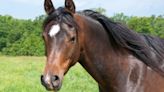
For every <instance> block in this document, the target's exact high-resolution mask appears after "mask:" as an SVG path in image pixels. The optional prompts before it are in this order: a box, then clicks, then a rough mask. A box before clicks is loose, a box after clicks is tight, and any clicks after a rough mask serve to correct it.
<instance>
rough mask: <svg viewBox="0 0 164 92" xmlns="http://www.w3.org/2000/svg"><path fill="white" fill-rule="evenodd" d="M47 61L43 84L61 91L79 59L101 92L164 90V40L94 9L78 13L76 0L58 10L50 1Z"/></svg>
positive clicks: (46, 25)
mask: <svg viewBox="0 0 164 92" xmlns="http://www.w3.org/2000/svg"><path fill="white" fill-rule="evenodd" d="M44 9H45V11H46V13H47V18H46V19H45V21H44V23H43V39H44V42H45V55H46V57H47V59H46V65H45V69H44V71H43V75H41V83H42V85H43V86H44V87H45V88H46V89H47V90H49V91H59V90H60V89H61V86H62V81H63V78H64V75H65V74H66V73H67V72H68V70H69V69H70V68H71V67H72V66H74V65H75V64H76V63H77V62H79V63H80V64H81V65H82V66H83V67H84V68H85V69H86V71H87V72H88V73H89V74H90V75H91V76H92V77H93V78H94V79H95V80H96V82H97V83H98V87H99V92H164V39H162V38H159V37H154V36H148V35H141V34H139V33H136V32H135V31H133V30H130V29H129V28H128V27H126V26H125V25H123V24H120V23H117V22H113V21H112V20H110V19H109V18H107V17H106V16H104V15H102V14H100V13H98V12H95V11H92V10H84V11H81V12H76V7H75V3H74V2H73V0H65V6H64V7H59V8H57V9H55V7H54V6H53V4H52V1H51V0H45V2H44Z"/></svg>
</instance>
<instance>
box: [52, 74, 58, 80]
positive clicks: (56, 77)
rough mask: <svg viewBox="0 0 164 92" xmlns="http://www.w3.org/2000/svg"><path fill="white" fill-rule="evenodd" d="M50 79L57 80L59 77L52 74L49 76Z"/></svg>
mask: <svg viewBox="0 0 164 92" xmlns="http://www.w3.org/2000/svg"><path fill="white" fill-rule="evenodd" d="M51 80H52V81H57V80H59V77H58V76H57V75H54V76H52V77H51Z"/></svg>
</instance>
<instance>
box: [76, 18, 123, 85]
mask: <svg viewBox="0 0 164 92" xmlns="http://www.w3.org/2000/svg"><path fill="white" fill-rule="evenodd" d="M83 22H85V23H82V24H83V28H85V29H83V28H82V30H81V33H80V34H82V38H83V40H82V43H83V44H82V49H83V51H82V54H81V57H80V61H79V62H80V64H81V65H82V66H83V67H84V68H85V69H86V70H87V71H88V72H89V73H90V74H91V76H92V77H94V79H96V81H97V82H98V83H99V84H101V85H105V84H106V83H105V82H106V81H111V79H113V78H114V77H116V76H115V74H114V72H113V71H115V72H116V70H117V68H118V64H119V63H118V62H119V61H120V59H123V56H124V55H122V53H121V52H120V53H116V52H115V50H114V49H113V48H112V46H111V42H110V40H109V37H108V35H107V33H106V31H105V30H104V28H103V26H102V25H101V24H99V23H98V22H97V21H94V20H92V19H89V18H87V19H86V21H83ZM109 75H110V76H109ZM108 87H109V86H108Z"/></svg>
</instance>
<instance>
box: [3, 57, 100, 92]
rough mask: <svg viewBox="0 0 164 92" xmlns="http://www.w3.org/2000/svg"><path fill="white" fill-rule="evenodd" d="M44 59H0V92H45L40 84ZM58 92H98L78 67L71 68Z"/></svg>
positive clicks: (92, 82)
mask: <svg viewBox="0 0 164 92" xmlns="http://www.w3.org/2000/svg"><path fill="white" fill-rule="evenodd" d="M44 64H45V58H44V57H8V56H1V57H0V92H47V91H46V90H45V88H44V87H43V86H42V85H41V83H40V75H41V74H42V71H43V69H44ZM59 92H98V87H97V84H96V82H95V81H94V80H93V79H92V78H91V76H90V75H89V74H88V73H87V72H86V71H85V70H84V69H83V68H82V67H81V66H80V64H76V65H75V66H74V67H72V68H71V69H70V70H69V72H68V73H67V75H66V76H65V78H64V81H63V86H62V88H61V90H60V91H59Z"/></svg>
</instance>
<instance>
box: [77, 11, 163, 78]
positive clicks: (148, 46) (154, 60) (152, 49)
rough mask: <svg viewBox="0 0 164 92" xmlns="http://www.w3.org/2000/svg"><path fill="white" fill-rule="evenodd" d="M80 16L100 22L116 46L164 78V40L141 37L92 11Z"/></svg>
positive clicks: (84, 12)
mask: <svg viewBox="0 0 164 92" xmlns="http://www.w3.org/2000/svg"><path fill="white" fill-rule="evenodd" d="M80 14H82V15H85V16H88V17H91V18H92V19H94V20H97V21H99V22H100V23H101V24H102V25H103V27H104V28H105V29H106V31H107V33H108V35H109V38H110V39H112V41H111V42H113V44H115V45H114V46H120V47H123V48H125V49H127V50H129V51H130V52H131V53H132V54H133V55H134V56H135V57H137V58H138V59H140V60H141V61H142V62H143V63H145V64H146V65H148V66H150V67H151V68H152V69H154V70H155V71H157V72H159V73H160V74H161V75H163V76H164V39H160V38H157V37H151V36H146V35H139V34H138V33H136V32H134V31H132V30H130V29H128V28H127V27H126V26H124V25H122V24H120V23H116V22H113V21H112V20H110V19H109V18H107V17H105V16H104V15H101V14H100V13H97V12H94V11H92V10H85V11H83V12H81V13H80Z"/></svg>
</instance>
